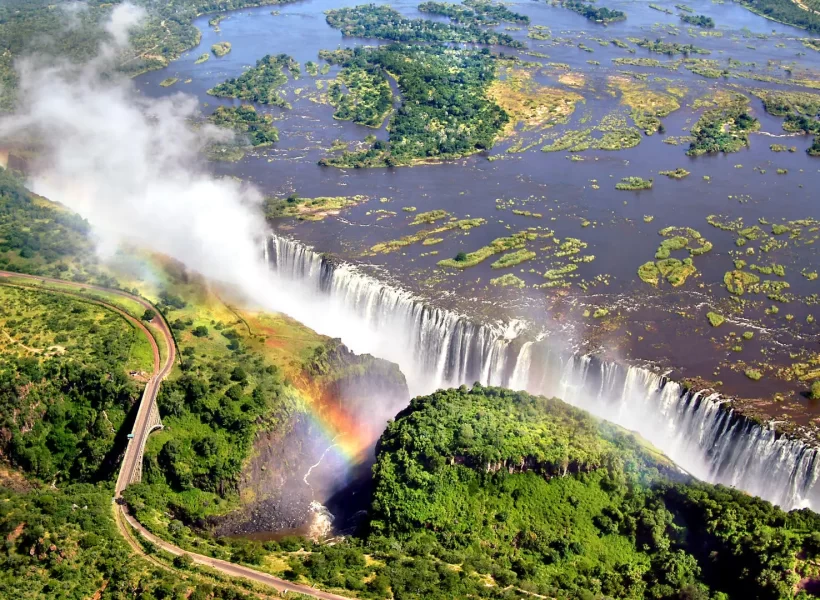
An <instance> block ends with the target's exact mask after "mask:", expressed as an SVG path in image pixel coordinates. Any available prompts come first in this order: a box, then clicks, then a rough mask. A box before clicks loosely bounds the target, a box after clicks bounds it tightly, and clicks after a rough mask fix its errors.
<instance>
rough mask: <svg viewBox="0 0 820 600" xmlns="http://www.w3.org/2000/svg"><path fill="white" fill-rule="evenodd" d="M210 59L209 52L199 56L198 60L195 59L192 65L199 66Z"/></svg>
mask: <svg viewBox="0 0 820 600" xmlns="http://www.w3.org/2000/svg"><path fill="white" fill-rule="evenodd" d="M210 58H211V54H210V52H205V53H203V54H200V55H199V58H197V59H196V60H195V61H194V64H195V65H201V64H202V63H204V62H206V61H207V60H208V59H210Z"/></svg>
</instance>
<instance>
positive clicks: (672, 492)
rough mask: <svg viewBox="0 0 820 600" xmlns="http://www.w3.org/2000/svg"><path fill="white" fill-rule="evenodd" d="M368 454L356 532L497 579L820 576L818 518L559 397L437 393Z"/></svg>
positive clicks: (596, 582)
mask: <svg viewBox="0 0 820 600" xmlns="http://www.w3.org/2000/svg"><path fill="white" fill-rule="evenodd" d="M377 453H378V462H377V464H376V466H375V467H374V471H373V472H374V476H375V492H374V497H373V508H372V514H371V517H372V521H371V522H370V532H369V536H370V539H371V540H372V541H373V542H375V541H376V540H380V539H381V538H382V537H387V538H388V539H390V540H396V541H397V542H399V543H401V544H402V545H403V546H404V547H414V546H417V545H419V544H424V545H426V546H427V548H429V551H430V553H431V554H433V555H434V556H438V557H439V558H440V560H442V561H444V562H446V563H463V564H466V563H467V562H470V561H474V563H473V564H475V563H478V564H482V562H483V564H485V565H488V566H491V572H492V574H493V576H494V577H495V578H496V580H497V581H499V583H500V585H515V586H519V587H522V588H524V589H527V590H529V591H533V592H535V591H537V592H539V593H541V594H546V595H548V596H551V597H558V598H563V597H573V598H586V597H589V598H592V597H596V596H600V595H604V596H611V597H647V598H710V597H711V598H727V597H732V598H788V597H793V596H794V595H795V593H796V588H795V585H796V584H797V582H798V581H799V580H800V578H801V576H802V575H805V576H807V577H814V578H816V577H818V574H820V573H819V572H818V567H817V566H814V565H813V564H811V563H810V562H809V560H811V559H813V557H817V556H818V552H820V516H818V515H817V514H815V513H812V512H810V511H806V510H804V511H796V512H792V513H788V514H787V513H784V512H783V511H781V510H779V509H778V508H776V507H774V506H772V505H771V504H769V503H767V502H765V501H762V500H759V499H756V498H753V497H750V496H747V495H746V494H744V493H742V492H738V491H735V490H732V489H727V488H724V487H720V486H713V485H708V484H703V483H698V482H695V481H694V480H690V479H688V478H687V477H686V476H683V475H682V474H680V473H678V472H676V470H675V468H674V467H672V466H670V464H669V463H668V461H666V460H665V459H663V458H661V457H658V456H657V455H655V454H654V453H653V451H652V450H650V449H648V448H646V447H644V446H643V445H642V442H641V441H640V440H637V439H636V438H635V437H634V436H633V435H632V434H629V433H627V432H624V431H621V430H618V429H616V428H615V427H614V426H611V425H608V424H606V423H604V422H601V421H598V420H597V419H594V418H593V417H591V416H590V415H588V414H587V413H584V412H583V411H580V410H577V409H574V408H572V407H570V406H568V405H565V404H563V403H562V402H560V401H558V400H549V399H546V398H537V397H533V396H529V395H527V394H523V393H514V392H510V391H507V390H502V389H496V388H482V387H480V386H476V387H474V388H473V389H472V390H471V391H468V390H467V389H465V388H461V389H459V390H448V391H440V392H437V393H435V394H433V395H432V396H430V397H427V398H418V399H415V400H413V401H412V403H411V405H410V406H409V407H408V408H407V409H405V410H404V411H403V412H401V413H400V414H399V415H398V416H397V417H396V420H395V421H394V422H392V423H391V424H390V425H388V428H387V430H386V431H385V433H384V434H383V435H382V438H381V440H380V441H379V444H378V448H377ZM380 543H381V544H382V545H389V544H388V543H387V542H384V541H382V542H380ZM394 543H395V542H394ZM408 597H409V596H408ZM430 597H432V596H430ZM442 597H443V596H442Z"/></svg>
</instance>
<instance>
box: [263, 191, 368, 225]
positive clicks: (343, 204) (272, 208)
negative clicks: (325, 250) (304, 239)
mask: <svg viewBox="0 0 820 600" xmlns="http://www.w3.org/2000/svg"><path fill="white" fill-rule="evenodd" d="M366 200H367V197H366V196H330V197H322V196H320V197H318V198H301V197H299V196H298V195H296V194H291V195H290V196H288V197H287V198H286V199H284V200H280V199H277V198H268V199H266V200H265V216H266V217H267V218H269V219H276V218H282V217H296V218H297V219H299V220H302V221H321V220H323V219H324V218H325V217H326V216H328V215H333V214H339V212H340V211H341V210H343V209H345V208H350V207H352V206H356V205H358V204H361V203H362V202H364V201H366Z"/></svg>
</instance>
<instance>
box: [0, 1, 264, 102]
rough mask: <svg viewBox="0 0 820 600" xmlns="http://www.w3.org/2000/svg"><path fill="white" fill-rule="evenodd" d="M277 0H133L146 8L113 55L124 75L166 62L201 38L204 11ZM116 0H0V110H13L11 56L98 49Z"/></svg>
mask: <svg viewBox="0 0 820 600" xmlns="http://www.w3.org/2000/svg"><path fill="white" fill-rule="evenodd" d="M274 3H278V0H177V1H175V2H173V3H168V2H159V1H157V0H135V1H134V2H133V4H135V5H137V6H139V7H141V8H144V9H145V10H146V15H145V18H144V19H142V20H141V21H140V23H139V24H138V25H137V27H136V28H135V29H134V30H133V32H132V33H131V35H130V39H129V42H130V47H129V48H127V49H124V50H123V51H122V52H121V54H120V55H119V56H118V57H117V64H118V69H119V70H120V71H121V72H123V73H126V74H128V75H137V74H139V73H144V72H146V71H150V70H155V69H160V68H163V67H167V66H168V64H169V63H170V61H171V60H173V59H175V58H178V57H179V56H180V55H181V54H182V53H183V52H184V51H186V50H188V49H190V48H193V47H194V46H196V45H197V44H198V43H199V42H200V34H199V31H197V29H196V28H195V27H194V26H193V24H192V23H191V22H192V20H193V19H194V18H195V17H197V16H199V15H201V14H203V13H210V12H218V11H228V10H234V9H239V8H246V7H251V6H261V5H262V4H274ZM118 4H119V3H118V2H101V1H98V0H92V1H91V2H87V3H84V4H83V5H82V10H79V11H77V10H72V9H71V8H70V6H71V2H68V1H66V0H56V1H53V0H52V1H47V0H8V1H6V2H3V3H0V111H8V110H11V109H12V107H13V105H14V102H15V96H16V88H17V75H16V73H15V71H14V62H15V60H17V59H18V58H22V57H23V56H25V55H29V54H46V55H48V56H59V57H60V58H61V59H66V60H69V61H71V62H74V63H79V62H84V61H87V60H88V59H90V58H92V57H94V56H96V55H97V53H98V50H99V45H100V43H101V42H102V41H104V40H108V39H110V36H109V34H108V32H107V31H106V29H105V24H106V23H107V22H108V20H109V19H110V17H111V12H112V10H113V9H114V8H115V7H116V6H117V5H118Z"/></svg>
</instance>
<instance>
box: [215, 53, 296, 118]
mask: <svg viewBox="0 0 820 600" xmlns="http://www.w3.org/2000/svg"><path fill="white" fill-rule="evenodd" d="M284 69H287V70H288V71H289V72H290V73H291V75H292V76H294V77H298V76H299V63H297V62H296V61H295V60H294V59H293V58H291V57H290V56H288V55H287V54H280V55H278V56H270V55H267V56H264V57H263V58H260V59H259V60H257V61H256V66H255V67H254V68H252V69H249V70H247V71H245V72H244V73H242V75H240V76H239V77H236V78H232V79H228V80H226V81H224V82H222V83H220V84H219V85H216V86H214V87H213V88H211V89H210V90H208V93H209V94H211V95H212V96H220V97H223V98H239V99H240V100H248V101H250V102H258V103H259V104H273V105H275V106H279V107H282V108H290V104H289V103H288V102H287V101H286V100H285V99H284V98H282V97H281V96H280V95H279V90H280V88H282V86H284V85H285V83H287V81H288V78H287V75H285V72H284Z"/></svg>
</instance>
